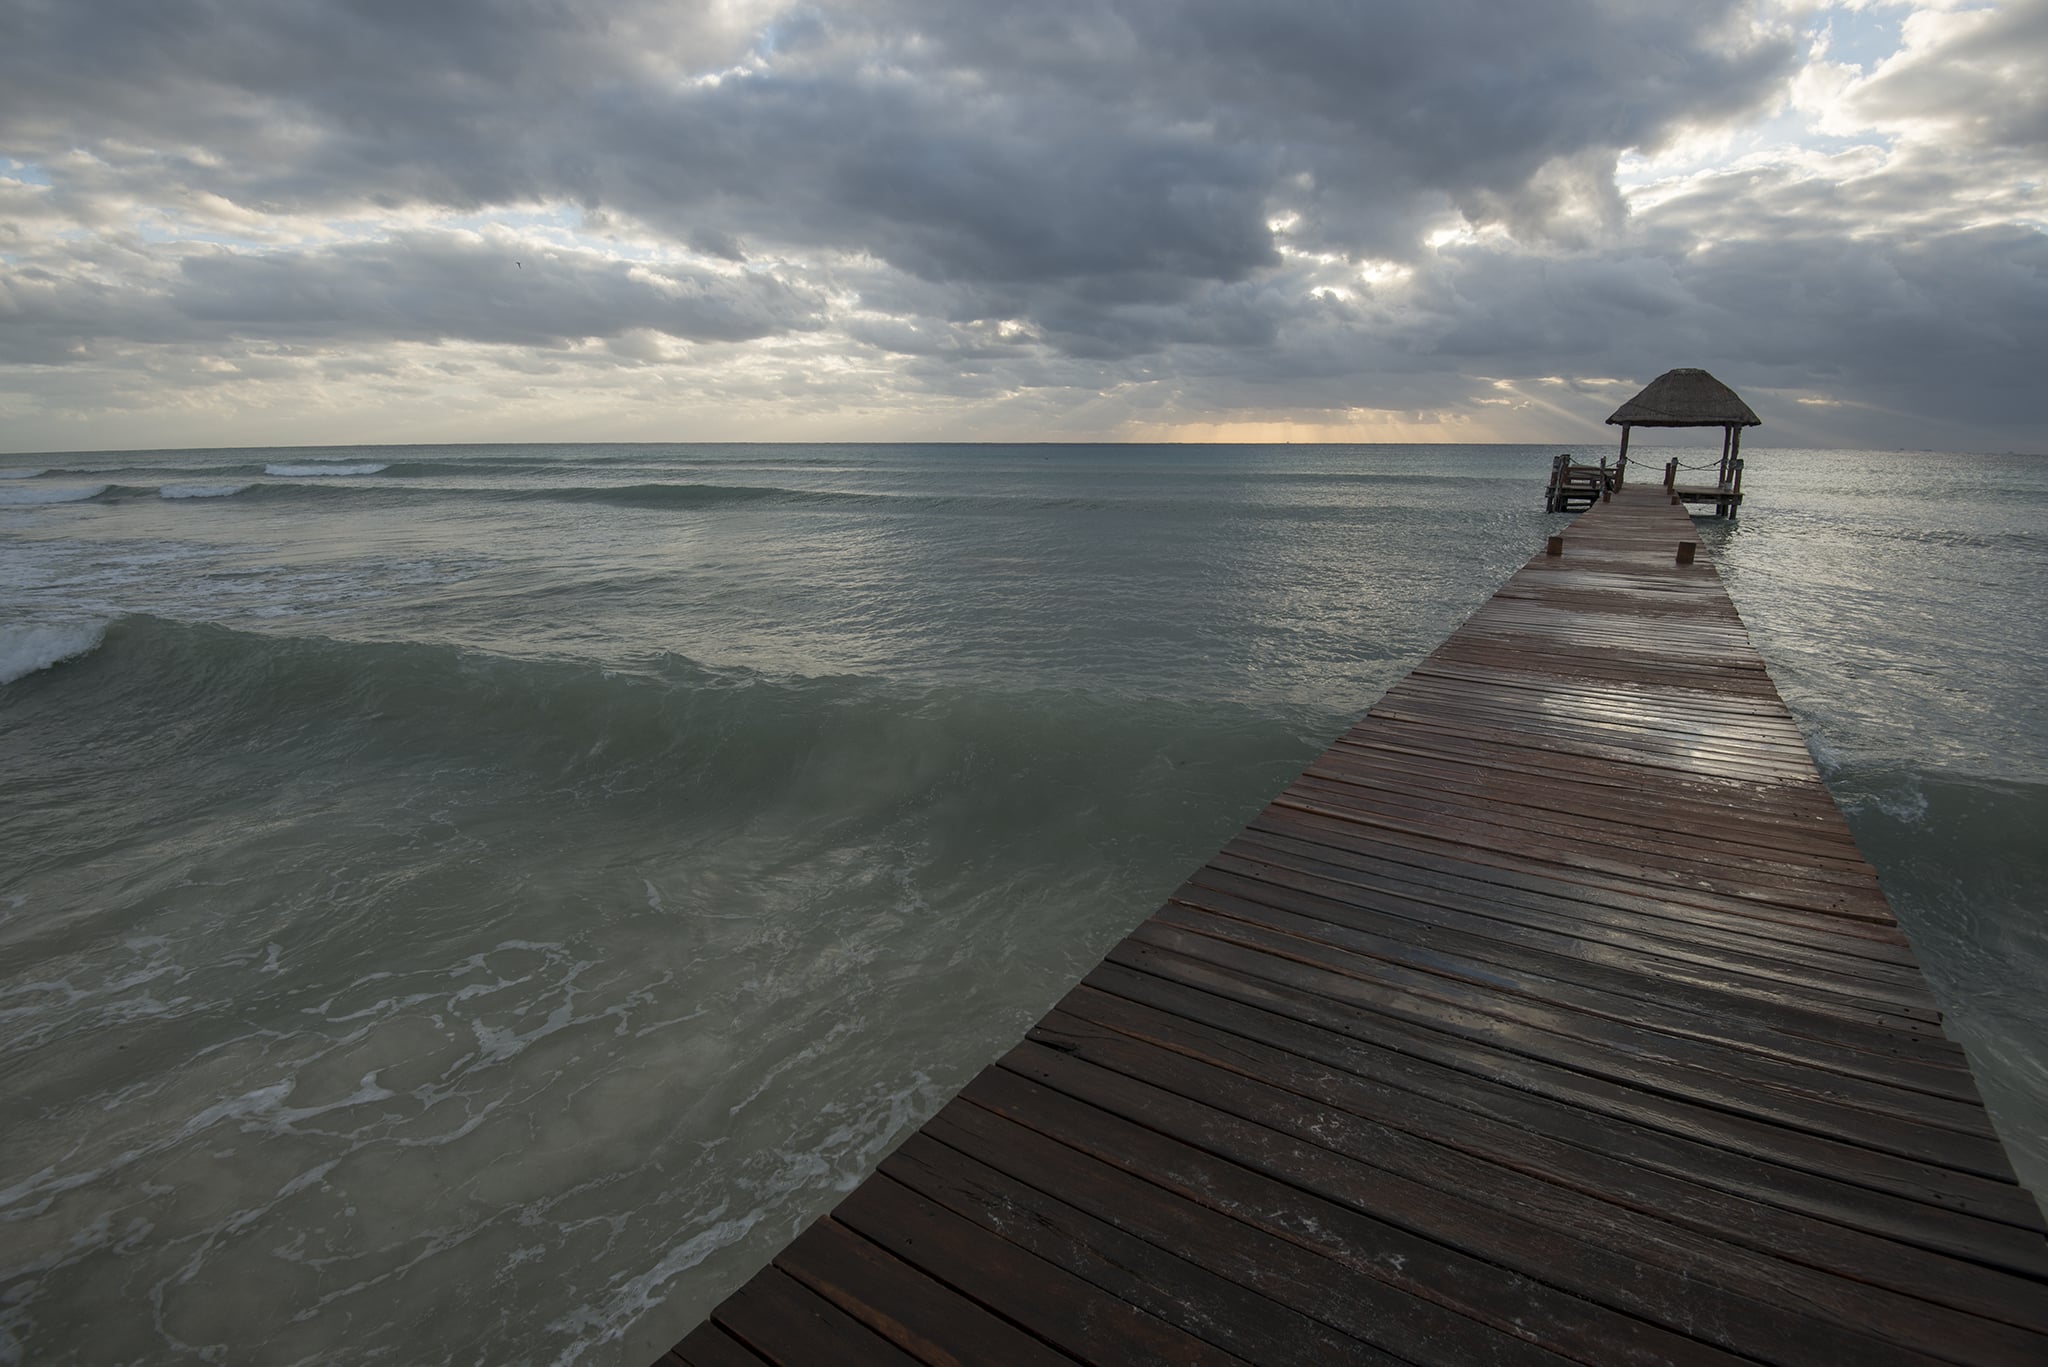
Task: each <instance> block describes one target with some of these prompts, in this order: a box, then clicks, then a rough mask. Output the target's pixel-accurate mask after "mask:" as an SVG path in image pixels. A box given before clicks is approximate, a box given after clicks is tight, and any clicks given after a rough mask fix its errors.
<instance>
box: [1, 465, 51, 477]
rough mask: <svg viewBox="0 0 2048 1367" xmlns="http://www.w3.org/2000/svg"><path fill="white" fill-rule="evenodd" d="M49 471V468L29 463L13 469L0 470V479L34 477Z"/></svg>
mask: <svg viewBox="0 0 2048 1367" xmlns="http://www.w3.org/2000/svg"><path fill="white" fill-rule="evenodd" d="M49 473H50V472H49V471H48V470H47V469H37V468H36V467H35V466H33V465H28V466H22V467H20V468H17V469H13V470H0V479H34V478H35V477H36V476H37V475H47V474H49Z"/></svg>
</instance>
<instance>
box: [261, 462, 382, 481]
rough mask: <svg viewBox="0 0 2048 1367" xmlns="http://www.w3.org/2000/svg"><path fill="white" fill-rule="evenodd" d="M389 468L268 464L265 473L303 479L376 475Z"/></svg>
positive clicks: (380, 466)
mask: <svg viewBox="0 0 2048 1367" xmlns="http://www.w3.org/2000/svg"><path fill="white" fill-rule="evenodd" d="M387 468H389V467H387V466H383V465H266V466H264V467H263V473H264V474H266V475H278V476H281V477H284V478H287V479H302V478H310V477H312V476H315V475H374V474H377V473H378V472H379V471H381V470H385V469H387Z"/></svg>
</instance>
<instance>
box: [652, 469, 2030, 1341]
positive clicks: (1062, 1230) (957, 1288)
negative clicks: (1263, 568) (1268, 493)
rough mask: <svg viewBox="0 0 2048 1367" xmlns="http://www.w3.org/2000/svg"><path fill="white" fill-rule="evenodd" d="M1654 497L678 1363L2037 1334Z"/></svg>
mask: <svg viewBox="0 0 2048 1367" xmlns="http://www.w3.org/2000/svg"><path fill="white" fill-rule="evenodd" d="M1697 539H1698V538H1697V534H1696V532H1695V530H1694V528H1693V525H1692V523H1691V521H1690V519H1689V518H1688V517H1687V516H1686V514H1685V513H1684V512H1683V511H1682V509H1680V508H1679V507H1676V506H1673V505H1672V503H1671V502H1670V500H1669V497H1668V496H1667V495H1666V494H1664V492H1663V491H1662V490H1658V489H1647V490H1634V489H1625V490H1622V491H1620V492H1618V493H1617V494H1615V495H1614V497H1613V500H1612V501H1611V502H1606V503H1598V504H1595V505H1594V506H1593V507H1592V508H1591V509H1590V510H1588V511H1587V512H1586V513H1585V514H1584V515H1583V516H1581V517H1580V518H1579V519H1578V520H1576V521H1575V522H1573V523H1572V524H1571V526H1570V527H1569V528H1567V529H1566V531H1565V533H1564V547H1563V552H1562V554H1559V555H1547V554H1543V553H1541V552H1539V553H1538V554H1536V555H1535V556H1534V557H1532V558H1531V560H1530V561H1529V562H1528V564H1527V565H1525V566H1524V567H1523V568H1522V569H1521V570H1520V571H1518V572H1517V573H1516V574H1515V575H1514V576H1513V577H1512V578H1511V579H1510V580H1509V581H1508V582H1507V584H1506V585H1505V586H1504V587H1503V588H1502V589H1501V590H1500V592H1499V593H1498V594H1496V595H1495V596H1494V597H1493V598H1492V599H1491V600H1490V601H1489V602H1488V603H1487V604H1486V605H1485V606H1484V607H1482V608H1481V609H1480V610H1479V611H1478V612H1476V613H1475V614H1473V616H1472V617H1471V618H1470V619H1469V620H1468V621H1466V622H1465V624H1464V625H1463V626H1461V627H1460V628H1459V629H1458V630H1457V631H1456V632H1455V633H1454V634H1453V635H1452V636H1451V637H1450V638H1449V639H1448V640H1446V641H1445V642H1444V643H1443V645H1442V646H1441V647H1439V648H1438V649H1437V650H1436V651H1435V652H1434V653H1433V654H1431V655H1430V656H1429V657H1428V658H1427V659H1426V660H1424V661H1423V662H1422V664H1421V665H1419V666H1418V667H1417V668H1416V669H1415V671H1414V672H1413V673H1412V674H1410V675H1409V676H1408V677H1407V678H1406V679H1404V680H1403V681H1402V682H1400V683H1399V684H1397V685H1396V686H1395V687H1394V688H1392V689H1391V690H1389V691H1388V693H1387V695H1386V696H1385V697H1384V698H1382V699H1381V700H1380V702H1379V703H1378V704H1377V705H1376V706H1375V707H1374V708H1373V709H1372V710H1371V711H1370V712H1369V713H1368V714H1367V715H1366V716H1365V718H1364V719H1363V720H1362V721H1360V722H1359V723H1358V725H1357V726H1355V727H1354V728H1352V730H1351V731H1349V732H1348V733H1346V734H1345V735H1344V736H1343V737H1342V738H1341V739H1339V740H1338V741H1337V743H1336V744H1334V745H1333V746H1331V748H1330V749H1329V750H1328V751H1327V752H1326V753H1324V754H1323V755H1322V756H1321V757H1320V758H1318V759H1317V760H1316V761H1315V762H1314V763H1313V764H1311V765H1310V766H1309V768H1308V769H1307V770H1306V771H1305V772H1304V773H1303V774H1302V776H1301V777H1300V778H1298V779H1297V780H1295V782H1294V783H1293V784H1292V785H1290V786H1289V787H1288V788H1287V789H1286V791H1284V792H1283V793H1281V794H1280V795H1279V796H1278V797H1277V798H1275V799H1274V800H1273V802H1272V803H1271V804H1270V805H1269V806H1267V807H1266V808H1265V810H1264V811H1262V812H1260V813H1259V815H1258V816H1257V817H1256V818H1254V819H1253V820H1252V822H1251V823H1250V825H1248V826H1247V827H1246V828H1245V829H1244V830H1243V831H1242V832H1241V833H1240V834H1239V835H1238V836H1237V837H1236V838H1235V839H1233V840H1232V841H1231V842H1230V843H1229V844H1228V845H1227V846H1225V847H1224V849H1223V850H1222V851H1221V852H1220V853H1218V854H1217V856H1216V857H1215V858H1214V859H1213V860H1211V861H1210V862H1209V863H1208V864H1206V865H1204V866H1203V867H1202V868H1201V869H1199V870H1197V871H1196V873H1195V874H1194V876H1193V877H1191V878H1190V879H1189V880H1188V882H1187V883H1186V884H1185V885H1184V886H1183V887H1181V888H1180V889H1179V890H1178V891H1177V892H1175V893H1174V894H1173V896H1172V898H1171V899H1170V900H1169V901H1168V902H1167V903H1166V905H1165V906H1163V907H1161V908H1160V909H1159V910H1158V911H1157V912H1155V913H1154V914H1153V915H1152V916H1151V917H1150V918H1149V919H1148V920H1146V921H1145V922H1144V923H1143V924H1142V925H1140V926H1139V927H1138V928H1137V930H1135V931H1134V932H1133V933H1132V934H1131V935H1130V937H1129V938H1127V939H1126V940H1124V941H1123V942H1122V943H1120V944H1119V945H1117V946H1116V948H1115V949H1113V950H1112V951H1111V952H1110V954H1109V956H1108V957H1107V958H1106V959H1104V961H1103V962H1102V963H1101V964H1100V965H1099V966H1098V967H1097V968H1096V969H1095V970H1094V971H1093V972H1092V973H1090V974H1089V975H1088V977H1087V978H1086V979H1085V980H1083V981H1082V982H1081V983H1080V984H1079V985H1078V986H1076V987H1075V988H1074V990H1073V991H1072V992H1071V993H1069V994H1068V995H1067V996H1066V997H1065V998H1064V999H1063V1000H1062V1001H1061V1002H1060V1003H1059V1004H1058V1005H1057V1006H1056V1007H1054V1008H1053V1010H1052V1011H1051V1012H1049V1013H1048V1014H1047V1015H1046V1016H1045V1018H1044V1019H1043V1020H1041V1021H1040V1022H1039V1023H1038V1024H1037V1025H1036V1026H1035V1027H1033V1029H1032V1030H1031V1031H1030V1033H1029V1034H1028V1036H1027V1037H1026V1038H1025V1040H1024V1041H1023V1042H1022V1043H1020V1044H1019V1045H1018V1046H1017V1047H1016V1048H1015V1049H1014V1050H1012V1051H1011V1052H1010V1053H1009V1054H1007V1055H1006V1056H1004V1057H1003V1058H1002V1059H1000V1060H999V1061H997V1062H996V1063H995V1064H993V1065H991V1066H990V1067H989V1068H987V1069H986V1070H984V1071H983V1072H982V1073H981V1074H980V1075H979V1076H978V1077H976V1078H975V1079H974V1080H973V1081H972V1082H970V1083H969V1084H968V1085H967V1086H966V1087H965V1088H964V1089H963V1090H962V1091H961V1093H960V1094H959V1096H958V1097H956V1098H955V1099H954V1100H953V1101H952V1102H950V1103H949V1104H948V1105H947V1106H946V1107H945V1108H944V1109H943V1110H941V1111H940V1112H939V1113H938V1114H937V1115H936V1116H934V1117H933V1118H932V1119H931V1120H930V1121H929V1122H928V1123H926V1124H925V1125H924V1127H923V1128H922V1129H920V1130H919V1131H918V1132H917V1133H916V1134H914V1135H912V1136H911V1137H910V1138H909V1139H908V1140H907V1141H905V1142H904V1143H903V1144H902V1145H901V1146H900V1147H899V1148H898V1149H897V1150H896V1152H895V1153H894V1154H892V1155H891V1156H890V1157H889V1158H888V1159H887V1160H885V1161H884V1162H883V1163H882V1165H881V1167H880V1169H879V1170H878V1171H877V1172H876V1173H874V1174H873V1175H872V1176H870V1177H869V1178H868V1179H867V1180H866V1181H865V1182H863V1183H862V1184H861V1185H860V1186H859V1187H858V1188H857V1189H856V1190H855V1191H854V1192H853V1193H852V1194H850V1195H849V1196H847V1197H846V1198H845V1200H844V1201H843V1202H842V1203H841V1204H840V1205H839V1206H838V1207H837V1208H836V1209H835V1210H834V1211H832V1212H831V1213H830V1214H829V1215H827V1216H826V1217H824V1218H823V1219H821V1220H819V1221H818V1222H817V1223H816V1224H814V1225H813V1226H812V1227H811V1228H810V1229H808V1230H807V1231H806V1232H805V1233H804V1234H803V1235H801V1236H800V1237H799V1238H798V1239H796V1241H795V1242H793V1243H792V1244H790V1245H789V1246H788V1247H787V1248H786V1249H784V1250H783V1251H782V1253H781V1254H780V1255H778V1256H777V1257H776V1258H775V1260H774V1262H773V1263H772V1264H771V1265H770V1266H769V1267H767V1268H765V1269H763V1270H762V1271H761V1272H760V1273H759V1274H758V1275H756V1276H755V1277H754V1278H753V1279H752V1280H750V1281H748V1282H747V1283H746V1284H745V1285H744V1286H743V1287H741V1288H740V1289H739V1290H738V1291H736V1292H735V1293H734V1294H733V1295H732V1296H731V1297H730V1298H728V1299H727V1300H726V1301H725V1302H723V1303H722V1304H721V1305H719V1306H718V1307H717V1309H716V1310H715V1311H714V1312H713V1313H712V1315H711V1317H710V1318H709V1319H708V1320H707V1321H706V1322H705V1323H704V1324H703V1325H701V1326H700V1327H699V1328H698V1329H697V1330H696V1331H695V1332H693V1333H692V1334H691V1335H690V1336H689V1337H687V1338H685V1339H684V1340H683V1341H682V1342H681V1343H679V1344H677V1345H676V1347H675V1348H674V1349H672V1350H671V1351H670V1352H669V1353H668V1354H667V1355H666V1356H665V1357H664V1358H663V1359H662V1361H663V1362H664V1363H666V1364H668V1365H669V1367H681V1365H682V1364H696V1365H697V1367H719V1365H722V1364H742V1363H745V1364H758V1363H761V1362H771V1363H781V1364H811V1363H841V1362H845V1363H865V1362H888V1363H926V1364H942V1363H980V1362H987V1363H1057V1362H1095V1363H1131V1364H1136V1363H1167V1362H1171V1363H1302V1364H1310V1363H1336V1362H1345V1363H1351V1362H1357V1363H1379V1362H1385V1363H1400V1362H1407V1363H1469V1362H1489V1363H1532V1364H1533V1363H1551V1364H1554V1363H1561V1362H1578V1363H1587V1364H1609V1363H1643V1364H1648V1363H1694V1362H1697V1363H1732V1362H1765V1363H1783V1364H1793V1363H1852V1364H1856V1367H1877V1365H1878V1364H1888V1363H1909V1362H1915V1363H1924V1362H1946V1363H1964V1364H1980V1363H1981V1364H2014V1365H2015V1367H2017V1365H2018V1364H2027V1367H2039V1364H2042V1363H2048V1240H2044V1238H2043V1231H2042V1223H2041V1218H2040V1213H2039V1210H2038V1208H2037V1207H2036V1205H2035V1203H2034V1201H2033V1200H2032V1199H2031V1198H2030V1197H2029V1195H2028V1194H2027V1192H2026V1191H2025V1190H2024V1189H2023V1188H2021V1187H2020V1186H2018V1185H2017V1183H2016V1182H2015V1181H2014V1179H2013V1174H2012V1171H2011V1168H2010V1167H2009V1165H2008V1163H2007V1161H2006V1157H2005V1154H2004V1152H2003V1150H2002V1148H2001V1147H2000V1144H1999V1140H1998V1138H1997V1136H1996V1135H1995V1134H1994V1133H1993V1131H1992V1129H1991V1126H1990V1123H1989V1121H1988V1119H1987V1117H1986V1115H1985V1112H1984V1108H1983V1105H1982V1102H1981V1101H1980V1099H1979V1097H1978V1094H1977V1090H1976V1087H1975V1085H1974V1083H1973V1081H1972V1079H1971V1076H1970V1071H1969V1066H1968V1063H1967V1061H1966V1060H1965V1058H1964V1056H1963V1054H1962V1051H1961V1050H1960V1049H1959V1048H1958V1047H1957V1045H1956V1044H1955V1043H1954V1042H1953V1041H1951V1040H1950V1039H1949V1038H1948V1037H1947V1036H1946V1035H1945V1034H1944V1033H1943V1032H1942V1028H1941V1012H1940V1008H1939V1007H1938V1006H1937V1004H1936V1003H1935V1001H1934V999H1933V997H1932V996H1931V995H1930V994H1929V992H1928V989H1927V985H1926V983H1925V982H1924V981H1923V979H1922V977H1921V974H1920V971H1919V969H1918V967H1917V965H1916V964H1915V962H1914V958H1913V953H1912V949H1911V946H1910V944H1909V943H1908V942H1907V939H1906V937H1905V935H1904V934H1903V933H1902V932H1901V931H1900V930H1899V928H1898V926H1897V924H1896V923H1895V922H1894V921H1893V919H1892V915H1891V912H1890V909H1889V907H1888V906H1887V904H1886V902H1885V899H1884V896H1883V894H1882V892H1881V891H1880V890H1879V888H1878V884H1877V880H1876V877H1875V875H1874V874H1873V873H1872V871H1871V869H1870V867H1869V866H1868V865H1867V864H1866V863H1865V862H1864V860H1863V858H1862V857H1861V855H1860V854H1859V853H1858V852H1857V850H1856V846H1855V843H1854V841H1853V840H1852V839H1851V838H1850V834H1849V830H1848V827H1847V825H1846V824H1845V823H1844V821H1843V819H1842V816H1841V813H1840V812H1839V811H1838V810H1837V808H1836V807H1835V804H1834V802H1833V800H1832V799H1831V798H1830V797H1829V795H1828V792H1827V790H1826V789H1825V788H1824V787H1823V786H1822V784H1821V782H1820V779H1819V776H1818V774H1817V773H1816V772H1815V769H1814V765H1813V761H1812V758H1811V756H1810V754H1809V752H1808V750H1807V747H1806V744H1805V741H1804V739H1803V738H1802V736H1801V735H1800V732H1799V730H1798V728H1797V726H1796V725H1795V724H1794V722H1793V720H1792V717H1791V716H1790V714H1789V713H1788V712H1787V711H1786V709H1785V707H1784V704H1783V703H1782V702H1781V701H1780V700H1779V698H1778V695H1777V692H1776V690H1775V688H1774V687H1773V686H1772V684H1771V680H1770V677H1769V675H1768V674H1767V673H1766V671H1765V668H1764V662H1763V660H1762V658H1761V657H1760V656H1759V655H1758V654H1757V652H1756V650H1755V649H1754V648H1753V647H1752V646H1751V644H1750V641H1749V637H1748V634H1747V632H1746V631H1745V630H1744V628H1743V625H1742V622H1741V620H1740V619H1739V618H1738V616H1737V615H1736V612H1735V608H1734V605H1733V603H1732V602H1730V600H1729V598H1728V595H1727V593H1726V592H1725V590H1724V589H1723V588H1722V586H1721V583H1720V580H1719V578H1718V576H1717V575H1716V573H1715V570H1714V568H1713V565H1712V563H1711V561H1710V560H1709V559H1708V558H1706V557H1705V556H1704V554H1702V557H1701V558H1700V559H1698V560H1696V561H1695V562H1694V563H1691V564H1679V563H1678V562H1677V547H1678V544H1679V542H1681V541H1697Z"/></svg>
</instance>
